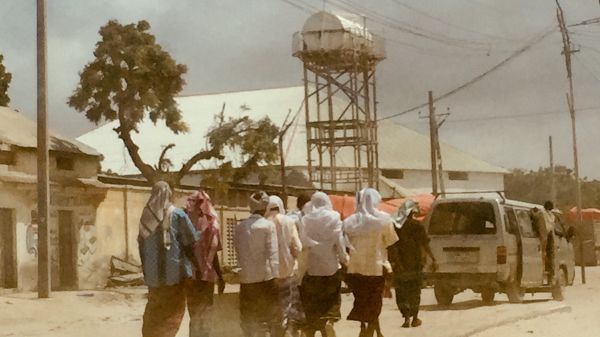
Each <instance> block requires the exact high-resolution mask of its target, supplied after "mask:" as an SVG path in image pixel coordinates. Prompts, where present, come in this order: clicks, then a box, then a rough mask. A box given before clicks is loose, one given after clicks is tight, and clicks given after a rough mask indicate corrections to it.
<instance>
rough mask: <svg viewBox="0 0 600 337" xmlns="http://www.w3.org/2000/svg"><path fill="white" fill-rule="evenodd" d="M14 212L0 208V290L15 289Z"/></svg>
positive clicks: (15, 248) (15, 246) (15, 242)
mask: <svg viewBox="0 0 600 337" xmlns="http://www.w3.org/2000/svg"><path fill="white" fill-rule="evenodd" d="M15 220H16V219H15V210H14V209H11V208H0V288H17V240H16V236H17V235H16V221H15Z"/></svg>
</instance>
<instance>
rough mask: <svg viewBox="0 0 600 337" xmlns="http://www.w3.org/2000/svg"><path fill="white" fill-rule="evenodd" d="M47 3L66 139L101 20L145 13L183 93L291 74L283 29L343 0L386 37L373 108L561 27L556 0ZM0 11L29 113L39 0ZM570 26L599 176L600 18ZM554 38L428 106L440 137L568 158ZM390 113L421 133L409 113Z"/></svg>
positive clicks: (480, 150)
mask: <svg viewBox="0 0 600 337" xmlns="http://www.w3.org/2000/svg"><path fill="white" fill-rule="evenodd" d="M290 2H291V3H294V4H295V6H293V5H291V4H290ZM47 6H48V49H49V57H48V85H49V111H50V114H51V116H50V120H51V127H52V128H53V129H54V130H56V131H58V132H59V133H61V134H64V135H67V136H73V137H75V136H78V135H80V134H82V133H84V132H86V131H88V130H90V129H92V128H94V125H93V124H91V123H89V122H88V121H87V120H86V119H85V118H84V117H83V116H82V115H80V114H78V113H77V112H75V111H74V110H73V109H71V108H69V107H68V106H67V105H66V103H65V102H66V100H67V97H68V96H69V95H70V93H71V92H72V91H73V89H74V88H75V86H76V84H77V81H78V72H79V71H80V70H81V69H82V68H83V66H84V65H85V64H86V63H87V62H89V61H90V60H92V57H93V55H92V51H93V49H94V45H95V43H96V42H97V41H98V39H99V35H98V29H99V27H100V26H101V25H103V24H105V23H106V22H107V21H108V20H110V19H117V20H119V21H120V22H122V23H131V22H136V21H138V20H141V19H145V20H148V21H149V22H150V24H151V26H152V29H151V31H152V33H154V34H155V35H156V36H157V40H158V42H159V43H161V44H162V45H163V47H164V48H165V49H166V50H167V51H169V52H170V53H171V55H172V56H173V57H174V58H175V59H176V60H177V61H178V62H180V63H183V64H186V65H187V66H188V73H187V75H186V76H185V79H186V81H187V86H186V87H185V88H184V90H183V94H193V93H211V92H220V91H235V90H243V89H256V88H272V87H280V86H290V85H299V84H300V83H301V79H302V68H301V63H300V61H299V60H297V59H295V58H293V57H292V56H291V38H292V34H293V33H294V32H296V31H298V30H300V29H301V28H302V24H303V22H304V20H306V18H307V17H308V15H309V12H311V11H314V10H317V9H322V8H323V7H324V6H325V8H326V9H327V10H331V11H343V12H348V11H349V10H352V11H353V12H354V14H358V15H365V16H366V20H367V25H368V26H369V28H370V29H372V30H373V31H374V32H376V33H379V34H381V35H383V36H384V37H385V38H386V40H387V59H386V60H384V61H383V62H382V63H381V65H380V66H379V68H378V101H379V102H380V105H379V110H380V115H389V114H393V113H396V112H400V111H402V110H405V109H406V108H409V107H412V106H414V105H417V104H420V103H423V102H424V101H425V100H426V97H427V91H428V90H433V92H434V96H435V95H436V94H441V93H444V92H447V91H449V90H451V89H453V88H455V87H457V86H459V85H461V84H462V83H464V82H466V81H468V80H469V79H471V78H473V77H475V76H477V75H478V74H480V73H482V72H484V71H486V70H487V69H489V68H491V67H492V66H494V65H495V64H497V63H498V62H500V61H501V60H502V59H504V58H506V57H507V56H508V55H510V54H511V53H512V52H514V51H515V50H517V49H519V48H521V47H522V46H524V45H526V44H528V43H529V42H530V41H531V40H532V39H533V38H535V37H537V36H540V35H541V34H542V33H543V32H545V31H547V30H548V29H551V28H553V27H556V26H557V23H556V8H555V4H554V1H551V0H527V1H522V0H502V1H499V0H453V1H439V0H437V1H436V0H418V1H417V0H329V1H327V4H324V3H323V1H317V0H252V1H240V0H237V1H234V0H212V1H208V0H173V1H164V0H112V1H109V0H95V1H81V0H51V1H48V4H47ZM563 7H564V9H565V12H566V19H567V21H568V23H569V24H573V23H578V22H581V21H582V20H585V19H590V18H595V17H599V16H600V5H599V4H598V1H597V0H573V1H563ZM0 13H2V20H0V53H2V54H3V55H4V58H5V59H4V63H5V66H6V67H7V69H8V70H9V71H10V72H12V74H13V81H12V83H11V87H10V89H9V95H10V97H11V106H12V107H13V108H16V109H19V110H20V111H22V112H24V113H26V114H27V115H29V116H32V117H33V116H35V111H36V76H35V71H36V63H35V61H36V59H35V1H34V0H28V1H25V0H2V1H0ZM399 28H401V29H404V32H403V31H400V30H399ZM407 28H408V30H411V31H414V32H418V33H420V34H419V36H416V35H415V34H410V33H407V32H406V30H407ZM571 31H572V33H573V34H572V38H573V40H574V43H575V45H576V46H577V47H579V48H580V52H579V53H577V54H576V55H575V57H574V59H573V62H574V64H573V69H574V77H575V98H576V107H577V109H578V110H580V111H579V112H578V123H577V127H578V142H579V146H580V167H581V172H582V176H588V177H590V178H598V179H600V151H599V150H598V148H599V146H598V145H599V144H600V132H599V131H598V130H599V128H600V24H596V25H586V26H581V27H573V28H571ZM561 48H562V44H561V40H560V34H559V33H558V32H557V31H555V32H554V33H553V34H552V35H550V36H549V37H548V38H546V39H544V40H543V41H542V42H540V43H538V44H536V45H534V46H533V47H532V48H531V50H529V51H527V52H525V53H524V54H522V55H520V56H519V57H517V58H515V59H514V60H512V61H511V62H510V63H508V64H507V65H506V66H504V67H502V68H501V69H499V70H498V71H497V72H494V73H493V74H491V75H489V76H487V77H485V78H484V79H483V80H481V81H479V82H478V83H476V84H474V85H472V86H470V87H468V88H467V89H465V90H463V91H461V92H459V93H458V94H456V95H453V96H452V97H450V98H448V99H444V100H442V101H440V102H439V103H438V104H437V110H438V111H439V112H444V111H447V109H449V111H450V113H451V115H450V117H449V118H448V120H447V122H446V123H445V124H444V126H443V128H442V129H441V131H440V137H441V140H442V141H444V142H447V143H450V144H453V145H455V146H457V147H459V148H461V149H463V150H464V151H466V152H469V153H472V154H474V155H475V156H477V157H480V158H482V159H484V160H487V161H489V162H491V163H494V164H497V165H501V166H504V167H506V168H533V169H535V168H537V167H539V166H541V165H547V164H548V149H547V146H548V145H547V142H548V136H550V135H552V136H553V137H554V144H555V157H556V161H557V162H558V163H559V164H566V165H568V166H572V163H573V161H572V152H571V146H572V143H571V127H570V118H569V115H568V112H567V108H566V101H565V92H566V90H567V82H566V78H565V67H564V60H563V58H562V56H561V54H560V51H561ZM422 112H423V113H425V112H426V111H424V110H423V111H422ZM394 121H396V122H399V123H402V124H403V125H405V126H407V127H410V128H413V129H416V130H418V131H420V132H424V133H426V132H427V122H426V121H425V120H422V119H419V115H418V112H412V113H409V114H406V115H404V116H402V117H399V118H396V119H394ZM399 155H401V154H399Z"/></svg>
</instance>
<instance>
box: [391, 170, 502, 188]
mask: <svg viewBox="0 0 600 337" xmlns="http://www.w3.org/2000/svg"><path fill="white" fill-rule="evenodd" d="M467 177H468V179H467V180H450V179H449V177H448V172H444V185H445V187H446V192H459V191H504V174H502V173H482V172H467ZM391 180H392V181H394V182H395V183H397V184H398V185H400V186H402V187H405V188H407V189H410V190H412V191H414V192H416V193H431V171H425V170H404V178H403V179H391ZM438 188H439V187H438Z"/></svg>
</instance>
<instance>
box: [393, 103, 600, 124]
mask: <svg viewBox="0 0 600 337" xmlns="http://www.w3.org/2000/svg"><path fill="white" fill-rule="evenodd" d="M598 110H600V106H597V107H589V108H584V109H577V112H584V111H598ZM564 113H565V111H564V110H554V111H543V112H533V113H524V114H512V115H501V116H486V117H474V118H462V119H449V120H447V121H446V123H464V122H477V121H490V120H503V119H516V118H531V117H537V116H545V115H559V114H564ZM413 123H424V122H423V121H413V122H408V123H407V122H403V123H402V124H413Z"/></svg>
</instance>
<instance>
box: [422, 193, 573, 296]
mask: <svg viewBox="0 0 600 337" xmlns="http://www.w3.org/2000/svg"><path fill="white" fill-rule="evenodd" d="M542 210H543V207H542V206H539V205H535V204H529V203H524V202H519V201H513V200H505V199H493V198H457V199H438V200H436V201H435V202H434V203H433V205H432V209H431V212H429V214H428V216H427V218H426V219H425V227H426V229H427V232H428V234H429V236H430V238H431V243H430V245H431V249H432V251H433V254H434V255H435V256H436V258H437V260H438V266H439V268H438V270H437V271H436V272H433V273H426V274H425V277H426V279H427V281H428V283H432V284H433V285H434V290H435V297H436V299H437V301H438V303H439V304H442V305H449V304H450V303H452V300H453V298H454V295H456V294H457V293H459V292H461V291H463V290H465V289H471V290H473V291H474V292H477V293H481V296H482V299H483V301H484V302H492V301H493V300H494V296H495V294H496V292H504V293H506V294H507V295H508V299H509V301H510V302H511V303H517V302H521V301H522V300H523V295H524V294H525V292H532V293H534V292H550V293H552V297H553V298H554V299H556V300H562V287H563V286H565V285H567V284H568V283H572V282H573V278H574V257H573V246H572V244H571V242H570V241H571V238H572V236H573V231H572V230H566V229H565V228H564V226H563V224H562V221H560V218H558V220H556V221H554V223H553V224H552V226H554V230H550V231H549V233H548V237H547V242H548V243H547V245H546V247H547V249H546V252H545V255H546V257H547V258H546V259H545V258H544V252H542V247H543V243H542V241H541V240H540V234H539V233H540V231H539V230H538V226H540V225H541V224H540V223H538V222H539V221H537V220H536V217H535V214H541V213H536V212H542ZM544 261H546V265H544Z"/></svg>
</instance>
